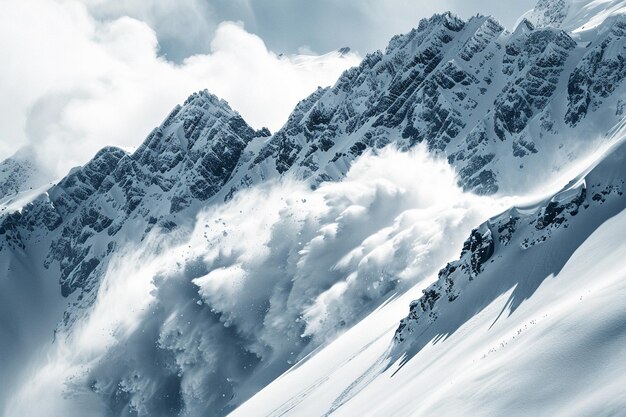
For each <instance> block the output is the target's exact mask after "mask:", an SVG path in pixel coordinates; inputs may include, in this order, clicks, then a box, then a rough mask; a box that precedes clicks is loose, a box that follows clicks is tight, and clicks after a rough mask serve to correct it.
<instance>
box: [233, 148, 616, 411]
mask: <svg viewBox="0 0 626 417" xmlns="http://www.w3.org/2000/svg"><path fill="white" fill-rule="evenodd" d="M625 183H626V143H625V142H624V141H622V143H621V144H619V145H618V146H616V147H613V148H612V149H611V150H610V151H609V152H607V154H606V155H604V156H603V157H602V158H601V159H600V160H599V161H598V163H597V165H595V166H592V168H591V169H590V170H589V171H588V172H585V173H583V174H582V175H581V176H579V177H577V178H576V179H574V180H573V181H571V182H570V183H569V184H568V185H567V186H566V187H565V188H564V189H563V190H561V191H560V192H558V193H557V194H555V195H554V196H552V197H550V198H547V199H545V200H543V201H541V202H539V203H537V204H534V205H531V206H526V207H516V208H512V209H510V210H508V211H506V212H504V213H502V214H500V215H498V216H496V217H494V218H492V219H490V220H489V221H488V222H486V223H484V224H482V225H481V226H480V227H478V228H476V229H475V230H473V231H472V233H471V234H470V237H469V238H468V239H467V240H466V242H465V244H464V246H463V250H462V253H461V257H460V259H459V260H457V261H454V262H451V263H449V264H448V265H447V266H445V267H444V268H443V269H442V270H441V271H440V272H439V274H438V277H437V279H436V282H435V283H434V284H432V285H430V286H426V285H424V284H421V285H418V286H416V287H415V288H414V289H412V290H411V291H409V292H408V293H407V294H405V295H403V296H402V297H400V298H397V299H395V300H390V302H389V303H388V304H386V305H385V306H383V307H382V308H380V309H379V310H377V311H375V312H373V313H372V314H371V315H370V316H368V317H367V318H366V319H365V320H363V321H362V322H360V323H359V324H358V325H356V326H354V327H353V328H352V329H350V331H348V332H346V333H345V334H344V335H342V336H341V337H340V338H338V339H337V340H336V341H334V342H333V343H332V344H330V345H329V346H328V347H326V348H325V349H323V350H321V351H320V352H317V353H316V354H315V355H314V356H313V357H311V358H309V359H308V360H307V361H303V363H302V364H298V365H296V366H295V367H294V368H293V369H291V370H290V371H289V372H287V373H285V374H284V375H283V376H281V377H280V378H279V379H277V380H276V381H274V382H273V383H272V384H271V385H269V386H268V387H266V388H265V389H264V390H262V391H261V392H260V393H259V394H257V395H256V396H255V397H253V398H252V399H251V400H250V401H248V402H246V403H245V404H244V405H242V406H241V407H240V408H238V409H237V410H235V412H233V413H232V414H231V415H232V416H278V415H281V416H289V415H292V416H321V415H333V416H354V415H359V416H390V415H393V416H404V415H407V416H408V415H428V416H433V415H443V416H448V415H502V414H507V415H520V416H521V415H564V416H569V415H571V416H574V415H575V416H612V415H621V413H622V412H623V410H624V409H626V399H625V398H624V396H623V395H622V394H623V391H622V387H623V386H624V384H625V383H626V381H625V380H624V375H626V349H624V343H625V342H626V327H625V326H624V322H625V319H626V310H625V309H624V303H623V298H624V296H626V280H625V279H626V270H625V269H624V256H626V242H625V241H624V231H625V230H626V210H625V209H626V197H625V196H624V188H625V187H624V184H625ZM420 292H421V293H422V295H421V297H420V298H419V299H417V300H415V301H413V302H411V304H410V313H409V315H408V316H407V317H405V318H404V319H402V321H401V322H400V326H399V327H398V325H397V324H398V320H399V318H400V317H402V315H403V314H405V313H404V312H405V311H406V310H405V309H406V306H407V305H408V301H407V299H409V298H410V297H411V295H413V294H416V293H420Z"/></svg>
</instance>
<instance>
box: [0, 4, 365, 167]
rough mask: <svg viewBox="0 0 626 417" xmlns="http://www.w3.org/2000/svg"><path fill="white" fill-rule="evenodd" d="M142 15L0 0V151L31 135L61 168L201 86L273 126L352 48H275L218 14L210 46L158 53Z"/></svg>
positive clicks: (150, 120) (131, 135)
mask: <svg viewBox="0 0 626 417" xmlns="http://www.w3.org/2000/svg"><path fill="white" fill-rule="evenodd" d="M158 48H159V45H158V42H157V36H156V34H155V32H154V31H153V30H152V29H151V28H150V27H149V26H148V25H147V24H146V23H144V22H142V21H140V20H137V19H134V18H130V17H120V18H116V19H115V20H98V19H95V18H94V17H93V16H92V15H91V14H90V13H89V11H88V9H87V7H86V6H85V5H84V4H82V3H81V2H78V1H75V0H29V1H22V0H7V1H4V2H3V5H2V12H1V13H0V53H1V54H2V56H3V57H5V59H6V61H5V62H6V63H7V64H5V65H3V66H2V68H1V69H0V100H1V103H2V109H3V111H2V113H1V114H0V157H2V158H4V157H7V156H9V155H10V154H11V153H12V152H14V151H15V150H17V149H18V148H19V147H20V146H22V145H27V144H31V145H34V146H35V148H36V151H37V152H38V155H39V157H40V159H41V161H42V162H43V163H45V164H46V165H47V166H48V167H50V168H53V169H54V170H55V171H56V173H57V174H63V173H64V172H66V171H67V170H68V169H69V168H70V167H71V166H74V165H77V164H82V163H84V162H85V161H86V160H88V159H89V157H91V156H92V155H93V154H94V153H95V152H96V151H97V150H98V149H99V148H100V147H102V146H104V145H118V146H136V145H138V144H139V143H141V141H142V140H143V138H144V137H145V136H146V135H147V133H148V132H149V131H150V130H151V129H152V128H153V127H154V126H156V125H157V124H158V123H160V121H161V120H162V119H163V118H164V117H165V116H166V114H167V113H168V112H169V110H170V109H171V108H172V107H173V106H174V105H175V104H176V103H179V102H182V101H183V100H184V99H185V98H186V97H187V96H188V95H189V94H190V93H191V92H193V91H196V90H199V89H203V88H208V89H209V91H211V92H213V93H214V94H216V95H218V96H220V97H222V98H224V99H226V100H227V101H229V103H230V104H231V106H232V107H233V108H234V109H235V110H237V111H239V112H240V113H241V114H242V116H243V117H244V119H246V120H247V121H248V122H249V123H250V124H251V125H252V126H253V127H256V128H258V127H261V126H268V127H270V129H272V130H275V129H277V128H279V127H280V125H281V124H282V123H283V122H284V121H285V120H286V118H287V116H288V114H289V112H290V111H291V109H292V108H293V107H294V106H295V104H296V103H297V102H298V101H299V100H301V99H302V98H304V97H305V96H306V95H308V94H309V93H311V92H313V91H314V90H315V88H317V86H318V85H329V84H332V83H333V82H334V81H335V80H336V79H337V77H338V76H339V74H340V73H341V72H342V71H343V70H344V69H346V68H348V67H350V66H353V65H355V64H357V63H358V61H359V57H358V56H356V55H354V54H351V55H348V56H345V57H341V56H340V55H339V54H333V53H331V54H327V55H323V56H310V57H303V56H278V55H276V54H275V53H273V52H271V51H269V50H268V49H267V48H266V46H265V44H264V42H263V40H262V39H260V38H259V37H258V36H256V35H253V34H250V33H248V32H246V30H245V29H244V28H243V26H242V25H241V24H238V23H233V22H222V23H220V24H219V25H218V27H217V30H216V31H215V36H214V38H213V40H212V41H211V44H210V53H209V54H205V55H195V56H192V57H189V58H187V59H186V60H184V61H183V62H182V63H180V64H174V63H172V62H170V61H167V60H166V59H165V58H163V57H161V56H159V54H158V51H159V49H158Z"/></svg>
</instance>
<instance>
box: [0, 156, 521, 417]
mask: <svg viewBox="0 0 626 417" xmlns="http://www.w3.org/2000/svg"><path fill="white" fill-rule="evenodd" d="M508 204H509V201H506V200H501V199H494V198H488V197H479V196H475V195H472V194H467V193H463V192H462V190H461V189H459V187H458V186H457V183H456V178H455V174H454V171H453V169H452V168H451V167H450V166H449V165H448V164H447V162H446V161H445V160H433V159H432V157H430V156H429V155H428V153H427V151H426V150H425V149H424V148H423V147H418V148H416V149H414V150H412V151H410V152H399V151H396V150H394V149H384V150H382V151H379V153H378V155H374V154H368V153H366V154H364V155H363V156H362V157H361V158H360V159H358V160H357V162H356V163H355V165H353V166H352V168H351V170H350V172H349V173H348V175H347V177H346V179H345V180H344V181H341V182H337V183H326V184H323V185H322V186H320V187H319V188H318V189H316V190H314V191H312V190H311V189H310V188H309V187H308V186H307V184H305V183H302V182H297V181H293V180H290V179H289V178H285V179H283V180H280V181H276V182H268V183H264V184H262V185H258V186H256V187H252V188H250V189H246V190H243V191H241V192H240V193H238V194H236V195H235V196H234V198H233V199H232V200H230V201H228V202H227V203H222V204H215V205H211V206H209V207H208V208H207V209H206V210H205V211H204V212H202V213H200V214H199V215H198V217H197V219H196V222H195V225H194V227H193V230H191V233H190V235H182V234H181V235H177V236H176V239H175V238H173V237H172V236H171V235H166V237H165V241H159V236H158V233H157V234H156V236H155V240H154V241H153V240H151V239H147V240H146V241H144V242H143V243H142V244H141V246H140V247H138V248H128V247H123V246H120V248H119V249H118V250H117V252H116V255H115V259H114V260H113V261H112V262H111V264H110V265H109V266H108V269H107V271H106V273H105V275H104V276H103V280H102V285H101V287H100V289H99V293H98V297H97V299H96V302H95V304H94V306H93V307H91V308H90V309H89V310H88V311H87V313H86V314H87V315H86V316H85V317H83V319H81V320H80V321H79V322H77V324H76V325H75V327H74V328H73V329H72V330H71V331H70V332H66V331H63V329H61V331H59V332H57V334H56V342H55V344H54V345H52V346H51V348H50V351H49V352H46V355H43V357H44V360H43V362H42V363H40V364H34V365H33V366H32V367H29V369H33V373H32V374H25V375H24V378H23V381H22V382H21V383H18V384H16V388H15V390H14V391H13V392H10V396H9V398H11V400H10V401H9V402H10V406H9V408H8V410H9V412H8V413H7V416H21V415H28V414H29V413H30V414H36V415H41V416H46V415H53V416H56V415H63V416H74V415H76V416H81V417H82V416H84V415H95V416H100V415H103V414H104V412H103V411H102V410H104V409H108V410H114V413H117V411H120V413H121V410H122V409H123V408H125V407H127V409H131V410H134V411H137V412H138V414H139V415H158V414H159V412H162V410H171V414H172V415H174V414H177V413H178V412H179V411H181V410H183V409H184V412H181V415H189V416H210V415H214V414H223V412H224V411H227V410H229V409H231V408H232V407H233V406H235V405H237V404H239V403H241V402H242V401H243V400H245V399H246V398H247V397H248V396H250V395H251V394H253V393H254V392H256V391H257V390H258V389H259V387H262V386H264V385H265V384H266V383H268V382H269V381H270V380H272V379H273V378H275V377H277V376H278V375H280V374H281V373H282V371H284V370H285V369H286V368H287V367H288V366H290V364H293V363H294V362H295V361H298V360H299V359H301V358H302V357H303V356H304V355H306V354H307V353H309V352H310V351H311V350H313V349H314V348H316V347H318V346H320V345H324V344H325V343H326V342H328V341H330V340H333V339H334V338H335V337H336V336H337V335H338V334H340V333H341V332H343V331H345V330H346V329H348V328H350V327H351V326H352V325H353V324H355V323H356V322H358V321H359V320H360V319H361V318H363V316H364V314H367V313H368V312H370V311H372V310H373V309H374V308H375V307H376V306H378V305H380V304H381V303H382V302H384V301H385V300H386V299H388V298H389V297H392V296H393V295H396V294H401V293H403V292H404V291H405V290H407V289H409V288H411V287H412V286H413V285H415V284H417V283H420V282H423V281H424V280H429V279H433V278H434V277H435V274H436V272H437V270H438V269H439V268H440V267H441V266H443V264H444V263H445V262H446V261H447V260H449V259H451V258H452V257H454V256H456V255H457V254H458V252H459V250H460V247H461V245H462V242H463V240H464V239H465V237H466V236H467V234H468V233H469V231H470V230H471V228H472V227H473V226H475V225H476V224H479V223H480V222H482V221H484V220H485V219H486V218H488V217H489V216H491V215H493V214H495V213H497V212H499V211H500V210H501V209H502V208H503V207H505V206H507V205H508ZM164 247H165V248H166V249H164ZM129 277H132V279H128V278H129ZM86 387H89V389H87V388H86ZM32 398H42V399H45V400H44V401H41V402H39V403H37V404H33V403H32ZM118 408H119V409H118ZM51 410H52V411H51ZM86 410H90V411H89V412H90V413H91V414H86V412H87V411H86Z"/></svg>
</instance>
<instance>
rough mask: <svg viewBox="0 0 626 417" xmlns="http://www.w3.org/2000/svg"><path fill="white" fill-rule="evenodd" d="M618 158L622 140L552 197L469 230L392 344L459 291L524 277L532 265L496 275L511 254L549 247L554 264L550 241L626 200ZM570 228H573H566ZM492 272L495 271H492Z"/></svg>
mask: <svg viewBox="0 0 626 417" xmlns="http://www.w3.org/2000/svg"><path fill="white" fill-rule="evenodd" d="M624 158H626V142H624V141H622V144H621V145H619V146H617V148H616V149H614V150H612V151H610V153H609V154H608V156H606V157H605V158H604V159H602V160H601V162H600V163H599V164H598V165H597V166H596V167H594V168H593V169H592V170H591V171H590V172H589V173H588V174H586V175H583V176H581V177H579V178H576V179H575V180H573V181H572V182H571V183H570V184H569V185H568V186H566V187H565V188H564V189H563V190H562V191H560V192H559V193H557V194H555V195H554V196H552V197H550V198H548V199H546V200H544V201H542V202H540V203H538V204H537V205H535V206H532V207H520V208H516V207H514V208H512V209H510V210H508V211H506V212H504V213H502V214H501V215H499V216H497V217H495V218H493V219H491V220H489V221H488V222H486V223H484V224H482V225H480V226H479V227H478V228H476V229H474V230H473V231H472V233H471V235H470V236H469V238H468V239H467V240H466V242H465V244H464V245H463V250H462V252H461V255H460V257H459V259H458V260H456V261H453V262H450V263H448V264H447V265H446V266H445V267H444V268H443V269H441V271H439V276H438V280H437V281H436V282H435V283H433V284H432V285H431V286H430V287H428V288H427V289H425V290H423V295H422V297H420V298H419V299H417V300H415V301H413V302H411V305H410V308H409V314H408V316H407V317H405V318H404V319H402V321H401V322H400V325H399V326H398V329H397V330H396V334H395V342H396V344H397V345H398V346H400V345H402V344H403V343H405V342H406V343H408V344H411V343H412V342H413V341H415V340H416V339H417V338H418V337H419V334H420V333H421V332H423V330H424V329H425V328H427V327H428V326H430V325H432V324H433V323H434V322H435V321H437V319H438V318H439V316H440V315H441V314H442V313H443V314H445V313H446V312H448V311H449V310H450V304H451V303H462V302H463V300H462V299H463V297H464V295H465V294H469V293H471V292H474V291H476V290H475V289H474V288H473V287H475V286H476V287H482V286H485V285H487V286H488V285H501V284H502V283H505V284H504V285H506V282H509V281H511V280H512V279H517V280H520V281H521V280H523V279H524V278H525V276H526V275H528V276H531V275H532V274H533V272H534V271H533V268H535V267H534V266H533V265H526V267H527V270H510V271H508V272H504V273H505V274H507V275H508V276H506V277H505V276H500V275H501V274H502V271H503V270H504V271H506V265H507V262H509V261H510V258H511V256H516V255H515V253H516V252H531V253H535V254H537V253H541V252H543V251H546V250H549V251H551V252H553V255H554V258H555V259H546V260H544V262H545V263H546V265H548V264H550V263H551V262H555V263H556V262H558V261H557V259H558V258H559V256H558V255H557V253H558V251H560V250H564V247H565V246H567V245H561V246H558V245H557V246H554V245H552V244H551V242H552V241H555V240H556V241H563V240H564V239H572V240H574V241H576V240H577V239H580V236H579V235H583V236H584V229H590V230H593V227H594V225H595V224H599V223H601V222H602V221H604V220H605V219H608V218H610V217H611V216H613V215H614V214H616V213H618V212H619V211H621V210H622V209H623V208H624V205H625V204H626V199H625V198H624V188H625V184H626V170H625V169H624V165H623V163H624ZM570 227H571V228H572V229H574V230H568V229H570ZM577 234H578V235H577ZM581 243H582V242H581ZM546 247H549V249H547V248H546ZM574 248H575V246H574ZM517 256H518V257H521V256H527V255H526V254H524V255H517ZM544 257H545V255H544ZM486 270H488V271H486ZM494 271H499V272H498V273H496V274H495V275H494ZM483 277H485V279H487V280H489V282H487V283H485V282H479V283H478V284H476V282H475V281H480V280H481V279H482V278H483ZM540 278H542V279H543V278H545V276H542V277H540ZM518 285H520V286H521V285H522V284H521V283H519V284H518ZM469 297H471V295H470V296H469ZM459 300H461V301H459ZM465 301H466V302H468V300H465ZM515 302H516V303H517V304H519V303H520V302H521V301H520V300H515ZM512 308H513V309H514V308H515V306H512Z"/></svg>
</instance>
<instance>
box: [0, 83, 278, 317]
mask: <svg viewBox="0 0 626 417" xmlns="http://www.w3.org/2000/svg"><path fill="white" fill-rule="evenodd" d="M268 134H269V132H268V131H267V130H262V131H260V132H255V131H254V130H253V129H252V128H250V127H249V126H248V125H247V124H246V123H245V122H244V121H243V119H242V118H241V116H239V115H238V114H237V113H236V112H234V111H233V110H231V109H230V107H229V106H228V104H227V103H226V102H224V101H223V100H219V99H218V98H216V97H215V96H213V95H211V94H209V93H208V92H206V91H202V92H199V93H196V94H193V95H192V96H190V97H189V98H188V99H187V101H186V102H185V103H184V104H183V105H182V106H177V107H176V108H175V109H174V110H173V111H172V112H171V113H170V115H169V116H168V117H167V118H166V119H165V121H164V122H163V124H162V125H161V126H159V127H157V128H156V129H155V130H154V131H153V132H152V133H150V135H149V136H148V138H147V139H146V140H145V141H144V143H143V144H142V145H141V146H140V147H139V148H138V149H137V151H136V152H134V153H133V154H128V153H126V152H125V151H123V150H121V149H118V148H114V147H107V148H104V149H102V150H101V151H100V152H98V153H97V154H96V155H95V156H94V158H93V159H92V160H91V161H89V162H88V163H87V164H86V165H85V166H83V167H80V168H77V169H75V170H73V171H72V172H71V173H70V174H69V175H68V176H66V177H65V178H63V179H62V180H61V181H60V182H59V183H58V184H57V185H55V186H53V187H52V188H51V189H50V190H48V192H47V193H46V194H45V195H42V196H41V197H40V198H38V199H37V200H36V201H34V202H32V203H30V204H28V205H27V206H25V207H24V208H23V210H22V211H21V212H15V213H12V214H11V215H8V216H5V217H4V218H3V219H2V224H1V226H0V234H2V235H4V236H5V239H3V243H0V246H2V247H7V248H8V249H13V250H19V249H22V250H24V249H25V248H26V246H27V245H29V242H33V241H38V240H41V239H49V240H50V247H49V251H48V252H47V254H46V256H45V261H44V260H37V262H42V261H44V262H43V264H44V265H45V267H46V268H53V269H56V268H58V270H59V274H60V285H61V291H62V293H63V295H64V296H68V295H69V294H72V293H73V292H74V291H76V290H80V292H81V293H82V294H81V300H82V297H83V295H84V296H85V299H84V300H83V301H84V303H86V304H89V303H90V302H91V301H93V297H95V290H96V289H97V287H98V284H99V277H100V276H101V273H102V271H103V270H104V269H105V267H106V262H107V259H108V257H109V255H110V254H111V253H112V252H113V251H115V249H116V248H117V247H118V246H119V245H123V244H125V243H127V242H129V241H130V242H134V243H137V242H139V241H140V240H141V239H143V237H144V236H145V235H146V234H147V233H148V232H149V231H150V230H151V229H153V228H154V227H158V228H160V229H161V230H162V231H163V233H168V232H170V231H172V230H173V229H175V228H177V227H178V225H179V223H181V222H182V223H189V220H190V218H191V219H193V215H194V214H193V213H194V212H195V211H196V210H197V208H198V207H199V206H201V205H202V204H203V202H205V201H207V200H208V199H209V198H211V197H212V196H213V195H215V194H216V193H217V192H218V191H219V190H220V189H221V187H222V185H223V184H225V183H226V182H227V181H228V179H229V177H230V175H231V174H232V172H233V170H234V169H235V168H236V166H237V163H238V162H239V159H240V155H241V153H242V151H243V149H244V148H245V147H246V145H247V144H248V143H249V142H250V141H251V140H252V139H253V138H255V137H259V136H267V135H268ZM179 219H180V220H179ZM86 304H83V305H86ZM69 317H70V316H69V315H68V316H67V318H68V320H69Z"/></svg>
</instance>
